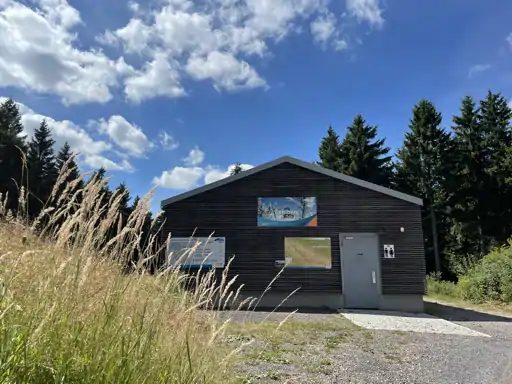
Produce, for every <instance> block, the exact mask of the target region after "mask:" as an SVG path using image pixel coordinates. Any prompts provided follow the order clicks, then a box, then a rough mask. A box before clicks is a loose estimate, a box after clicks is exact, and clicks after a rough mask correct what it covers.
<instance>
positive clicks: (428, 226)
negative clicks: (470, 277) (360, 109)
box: [395, 100, 454, 272]
mask: <svg viewBox="0 0 512 384" xmlns="http://www.w3.org/2000/svg"><path fill="white" fill-rule="evenodd" d="M441 121H442V116H441V113H440V112H438V111H437V109H436V107H435V106H434V104H433V103H432V102H430V101H428V100H421V101H420V102H419V103H418V104H416V105H415V106H414V108H413V117H412V118H411V121H410V124H409V128H410V130H409V131H408V132H407V133H406V134H405V139H404V143H403V145H402V147H401V148H400V149H399V150H398V152H397V155H396V157H397V159H398V161H397V162H396V164H395V165H396V178H395V181H396V187H397V188H398V189H400V190H401V191H403V192H405V193H411V194H413V195H416V196H418V197H421V198H422V199H423V202H424V207H423V233H424V234H425V237H426V246H427V249H426V254H427V260H429V259H430V260H431V259H434V262H435V270H436V271H437V272H440V271H441V270H442V265H441V263H442V260H441V254H442V253H443V242H444V241H442V240H443V239H442V236H441V239H440V236H439V233H442V234H443V233H445V231H443V230H442V229H444V228H443V227H444V225H445V224H446V212H445V211H446V205H445V202H446V198H445V196H446V184H447V183H446V181H447V180H448V179H449V174H450V171H451V167H452V164H453V160H454V159H453V157H452V153H453V142H452V139H451V137H450V135H449V133H447V132H446V131H445V130H444V129H443V128H442V127H441ZM440 240H441V241H440Z"/></svg>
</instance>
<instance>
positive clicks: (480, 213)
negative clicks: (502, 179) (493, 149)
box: [448, 96, 494, 258]
mask: <svg viewBox="0 0 512 384" xmlns="http://www.w3.org/2000/svg"><path fill="white" fill-rule="evenodd" d="M452 121H453V125H452V131H453V139H454V144H455V152H454V156H455V160H456V161H455V163H454V167H453V174H452V175H451V176H452V177H451V178H449V179H448V181H449V182H450V186H449V187H448V189H449V205H450V207H451V213H450V216H451V220H452V228H451V232H452V235H453V239H452V246H451V248H452V249H451V253H452V257H455V258H465V257H466V255H478V256H479V257H482V256H483V255H484V254H485V253H486V252H487V250H488V243H489V238H488V234H489V233H488V229H487V228H488V227H489V224H490V223H489V216H488V214H487V212H488V208H489V205H488V203H489V201H490V199H493V198H494V197H493V196H492V195H491V194H490V193H489V190H488V186H489V182H490V178H489V175H488V173H487V171H486V169H487V168H488V166H489V162H488V159H489V149H488V148H487V146H486V145H485V141H486V136H487V134H486V131H485V129H484V126H483V125H482V124H480V120H479V116H478V109H477V108H476V103H475V101H474V100H473V98H472V97H470V96H466V97H465V98H464V99H463V100H462V105H461V107H460V112H459V115H458V116H454V117H453V119H452Z"/></svg>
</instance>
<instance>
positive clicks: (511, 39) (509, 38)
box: [505, 32, 512, 49]
mask: <svg viewBox="0 0 512 384" xmlns="http://www.w3.org/2000/svg"><path fill="white" fill-rule="evenodd" d="M505 40H506V41H507V43H508V45H509V46H510V49H512V32H510V33H509V35H508V36H507V38H506V39H505Z"/></svg>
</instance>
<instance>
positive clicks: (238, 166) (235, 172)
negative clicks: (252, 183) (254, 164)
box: [229, 163, 243, 176]
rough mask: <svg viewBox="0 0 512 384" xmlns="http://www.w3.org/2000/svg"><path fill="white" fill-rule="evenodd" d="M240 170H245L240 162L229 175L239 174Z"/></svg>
mask: <svg viewBox="0 0 512 384" xmlns="http://www.w3.org/2000/svg"><path fill="white" fill-rule="evenodd" d="M240 172H243V169H242V165H241V164H240V163H236V164H235V166H234V167H233V169H232V170H231V172H230V174H229V175H230V176H234V175H238V174H239V173H240Z"/></svg>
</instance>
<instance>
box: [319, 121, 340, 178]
mask: <svg viewBox="0 0 512 384" xmlns="http://www.w3.org/2000/svg"><path fill="white" fill-rule="evenodd" d="M318 156H319V158H320V161H319V162H318V165H320V166H321V167H324V168H328V169H331V170H333V171H336V172H339V171H340V170H341V162H342V152H341V146H340V139H339V136H338V134H337V133H336V132H335V131H334V129H333V128H332V127H331V126H329V128H328V129H327V136H325V137H324V138H323V139H322V141H321V143H320V147H319V148H318Z"/></svg>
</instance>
